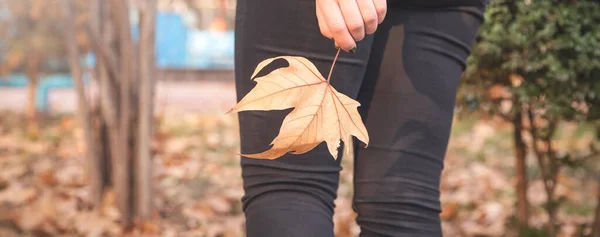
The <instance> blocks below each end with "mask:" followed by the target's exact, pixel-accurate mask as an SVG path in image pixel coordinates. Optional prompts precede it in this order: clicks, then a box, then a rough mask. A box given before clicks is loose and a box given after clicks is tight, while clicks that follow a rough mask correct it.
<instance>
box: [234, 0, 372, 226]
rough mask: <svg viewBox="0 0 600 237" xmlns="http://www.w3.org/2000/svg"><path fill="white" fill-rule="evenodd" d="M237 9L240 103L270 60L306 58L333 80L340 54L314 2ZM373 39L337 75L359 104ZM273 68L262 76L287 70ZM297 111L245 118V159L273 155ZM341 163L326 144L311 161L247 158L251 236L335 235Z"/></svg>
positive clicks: (258, 1)
mask: <svg viewBox="0 0 600 237" xmlns="http://www.w3.org/2000/svg"><path fill="white" fill-rule="evenodd" d="M237 4H238V6H237V13H236V29H235V30H236V36H235V37H236V42H235V50H236V54H235V77H236V90H237V98H238V100H240V99H241V98H242V97H243V96H245V95H246V94H247V93H248V92H249V91H250V90H251V89H252V88H253V87H254V86H255V85H256V84H255V82H254V81H252V80H251V78H250V76H251V75H252V73H253V71H254V68H255V67H256V66H257V64H258V63H259V62H260V61H262V60H264V59H267V58H270V57H275V56H282V55H293V56H303V57H306V58H308V59H309V60H310V61H312V62H313V63H314V64H315V65H316V66H317V68H318V69H319V71H320V72H321V73H322V74H323V75H324V76H327V73H328V72H329V68H330V66H331V63H332V61H333V58H334V56H335V54H336V52H337V50H336V49H335V47H334V43H333V41H331V40H329V39H327V38H325V37H323V36H322V35H321V34H320V31H319V27H318V23H317V20H316V15H315V1H314V0H239V1H238V3H237ZM371 38H372V37H369V38H367V39H366V40H365V41H364V42H361V44H360V45H359V47H358V51H357V52H356V54H349V53H345V52H342V53H341V54H340V57H339V58H338V62H337V63H336V66H335V68H334V70H333V74H332V78H331V82H332V84H333V85H334V86H335V87H336V89H337V90H338V91H340V92H342V93H345V94H347V95H348V96H350V97H353V98H356V96H357V94H358V90H359V87H360V84H361V82H362V78H363V75H364V71H365V67H366V62H367V58H368V53H369V48H370V47H369V44H370V41H371V40H372V39H371ZM361 46H363V47H361ZM273 65H274V66H273V67H268V68H266V69H265V70H264V72H261V73H260V74H259V76H260V75H264V74H266V73H268V71H269V70H272V69H274V67H281V66H285V64H283V63H282V62H277V61H276V62H274V64H273ZM290 111H291V109H289V110H284V111H245V112H240V113H239V114H238V115H239V125H240V138H241V152H242V153H258V152H262V151H265V150H267V149H269V147H270V143H271V141H272V140H273V139H274V138H275V137H276V136H277V134H278V132H279V127H280V125H281V123H282V121H283V118H284V117H285V116H286V115H287V114H288V113H289V112H290ZM339 150H340V151H342V150H343V149H341V148H340V149H339ZM340 160H341V159H338V160H334V159H333V158H332V157H331V155H330V154H329V152H328V151H327V148H326V145H325V144H324V143H323V144H321V145H319V146H318V147H316V148H315V149H313V150H312V151H309V152H307V153H305V154H302V155H290V154H288V155H284V156H282V157H280V158H278V159H275V160H259V159H251V158H246V157H242V158H241V166H242V177H243V181H244V191H245V195H244V197H243V199H242V201H243V208H244V212H245V214H246V217H247V223H246V227H247V232H248V236H261V237H268V236H317V237H318V236H333V222H332V215H333V206H334V205H333V201H334V199H335V197H336V191H337V187H338V179H339V171H340V169H341V168H340Z"/></svg>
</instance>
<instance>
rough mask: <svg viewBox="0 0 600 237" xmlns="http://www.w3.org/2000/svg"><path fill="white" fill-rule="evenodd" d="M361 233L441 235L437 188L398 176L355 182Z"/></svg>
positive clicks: (375, 234) (356, 205)
mask: <svg viewBox="0 0 600 237" xmlns="http://www.w3.org/2000/svg"><path fill="white" fill-rule="evenodd" d="M353 204H354V208H355V210H356V212H357V213H358V216H357V218H356V221H357V223H358V224H359V226H360V227H361V236H441V223H440V218H439V214H440V211H441V208H440V202H439V189H438V188H437V187H434V186H432V185H430V184H427V183H421V182H418V181H414V180H405V179H401V178H398V177H394V178H389V179H382V180H378V181H368V180H362V181H358V180H357V183H356V190H355V196H354V203H353Z"/></svg>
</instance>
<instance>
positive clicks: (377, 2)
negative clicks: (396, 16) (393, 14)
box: [372, 0, 387, 24]
mask: <svg viewBox="0 0 600 237" xmlns="http://www.w3.org/2000/svg"><path fill="white" fill-rule="evenodd" d="M372 1H373V5H374V6H375V11H376V12H377V20H378V22H377V23H378V24H381V22H382V21H383V18H385V14H387V2H386V1H387V0H372Z"/></svg>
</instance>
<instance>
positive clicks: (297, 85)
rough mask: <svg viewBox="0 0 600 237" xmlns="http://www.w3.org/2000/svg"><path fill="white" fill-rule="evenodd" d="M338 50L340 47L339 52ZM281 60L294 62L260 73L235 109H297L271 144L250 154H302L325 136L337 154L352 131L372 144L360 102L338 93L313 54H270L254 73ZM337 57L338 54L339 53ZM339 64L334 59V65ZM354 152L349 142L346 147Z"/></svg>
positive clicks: (285, 121)
mask: <svg viewBox="0 0 600 237" xmlns="http://www.w3.org/2000/svg"><path fill="white" fill-rule="evenodd" d="M338 54H339V51H338ZM276 59H285V60H286V61H287V62H288V63H289V66H287V67H283V68H278V69H275V70H273V71H272V72H271V73H269V74H267V75H265V76H262V77H258V78H255V79H254V80H255V81H256V82H257V85H256V86H255V87H254V88H253V89H252V90H251V91H250V92H249V93H248V94H247V95H246V96H245V97H244V98H242V100H240V102H239V103H238V104H237V105H236V106H235V107H234V108H233V109H231V110H230V112H231V111H235V112H240V111H247V110H283V109H288V108H292V107H293V108H294V110H292V112H290V113H289V114H288V115H287V116H286V117H285V119H284V120H283V123H282V125H281V128H280V130H279V135H277V137H275V139H274V140H273V141H272V142H271V145H273V146H272V147H271V149H269V150H267V151H264V152H261V153H257V154H243V155H244V156H247V157H251V158H261V159H275V158H278V157H280V156H282V155H284V154H286V153H288V152H291V153H292V154H302V153H305V152H308V151H310V150H312V149H313V148H315V147H316V146H317V145H319V144H320V143H321V142H323V141H325V142H326V143H327V147H328V149H329V153H331V155H332V156H333V158H334V159H337V149H338V147H339V145H340V139H341V140H342V141H349V140H350V139H351V136H355V137H357V138H358V139H359V140H361V141H362V142H364V143H365V145H368V143H369V136H368V134H367V129H366V128H365V125H364V124H363V122H362V119H361V116H360V115H359V113H358V110H357V107H358V106H360V103H358V102H357V101H355V100H353V99H352V98H350V97H348V96H346V95H344V94H342V93H340V92H338V91H336V90H335V88H333V86H331V85H330V84H329V77H331V71H330V73H329V77H328V79H327V80H325V78H323V76H322V75H321V74H320V73H319V71H318V70H317V68H316V67H315V65H314V64H312V63H311V62H310V61H309V60H308V59H306V58H303V57H296V56H280V57H274V58H269V59H266V60H264V61H262V62H261V63H259V64H258V66H257V67H256V69H255V70H254V73H253V74H252V77H251V78H254V77H255V76H256V74H258V72H259V71H260V70H261V69H263V68H264V67H265V66H267V65H268V64H270V63H271V62H273V61H274V60H276ZM336 59H337V55H336ZM334 65H335V59H334V61H333V65H332V68H331V69H333V66H334ZM346 149H347V150H348V151H349V150H350V149H351V147H350V146H346Z"/></svg>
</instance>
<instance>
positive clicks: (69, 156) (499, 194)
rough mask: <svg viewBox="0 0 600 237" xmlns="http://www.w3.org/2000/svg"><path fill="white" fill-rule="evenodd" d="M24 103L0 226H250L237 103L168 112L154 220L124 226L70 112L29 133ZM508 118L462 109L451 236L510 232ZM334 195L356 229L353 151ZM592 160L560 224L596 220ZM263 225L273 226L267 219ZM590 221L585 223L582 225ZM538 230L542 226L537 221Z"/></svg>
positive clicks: (447, 222)
mask: <svg viewBox="0 0 600 237" xmlns="http://www.w3.org/2000/svg"><path fill="white" fill-rule="evenodd" d="M24 121H25V119H24V117H23V115H22V114H14V113H9V112H2V113H0V171H1V172H0V236H2V237H12V236H165V237H179V236H181V237H185V236H215V237H216V236H223V237H237V236H244V226H243V225H244V217H243V214H242V211H241V206H240V201H239V200H240V198H241V196H242V195H243V191H242V189H241V186H242V181H241V178H240V177H241V176H240V175H241V174H240V169H239V166H238V161H239V157H238V156H237V155H236V152H238V151H239V150H238V146H239V141H238V130H237V121H236V117H235V115H224V113H220V112H219V113H214V114H208V113H204V114H202V115H198V114H188V115H181V114H178V115H172V116H169V114H165V115H164V117H162V118H161V119H160V120H158V124H159V129H158V133H157V136H156V139H155V143H154V148H155V150H156V152H157V155H156V157H155V159H154V165H155V169H154V170H155V172H154V175H155V177H154V184H155V188H156V190H155V192H154V194H155V200H154V201H155V206H156V213H155V216H156V220H155V221H153V222H149V223H138V224H137V225H136V226H135V228H134V229H133V230H130V231H127V232H126V231H124V230H123V229H122V228H121V226H119V225H118V224H117V223H118V222H117V220H118V218H119V214H118V212H117V211H116V209H115V206H114V196H113V195H112V193H110V192H109V193H108V195H106V197H105V199H104V204H103V205H102V207H100V208H99V209H98V210H97V211H92V210H91V208H90V202H89V196H88V190H87V189H86V185H87V177H86V172H85V171H84V169H83V167H84V161H85V157H83V156H82V154H83V149H84V146H83V144H82V143H81V141H82V140H83V139H81V131H80V130H79V129H77V123H76V120H75V119H74V117H72V116H71V115H64V116H58V117H54V118H48V119H46V120H45V121H44V123H43V127H42V129H41V134H40V135H39V136H32V135H28V133H27V132H26V129H25V128H26V125H25V123H24ZM510 131H511V130H510V126H508V125H507V124H504V123H502V122H499V121H490V120H486V121H482V120H477V119H473V118H470V119H462V120H457V121H456V123H455V126H454V130H453V136H452V139H451V143H450V146H449V148H448V155H447V157H446V165H445V170H444V174H443V182H442V186H441V189H442V197H441V198H442V201H443V213H442V219H443V220H444V222H443V227H444V232H445V236H449V237H452V236H514V223H513V217H512V213H513V210H514V208H513V204H514V203H515V195H514V192H513V188H512V187H513V184H514V182H515V180H514V178H513V159H512V150H511V144H512V143H511V134H510ZM560 133H561V140H560V141H558V142H557V147H559V148H562V149H564V148H570V149H578V148H585V147H586V146H587V142H588V141H590V140H592V139H593V138H594V137H593V134H591V133H590V132H586V128H585V127H577V126H575V125H564V126H562V127H561V130H560ZM530 161H531V162H529V164H530V167H532V171H531V177H530V179H531V187H530V192H529V199H530V201H531V202H532V204H533V205H535V208H534V210H533V211H532V212H533V213H532V219H531V224H532V225H533V226H534V227H541V226H542V225H543V224H544V223H545V220H546V219H545V218H546V217H545V214H544V212H543V209H541V206H542V204H543V203H544V200H545V195H544V192H543V187H542V184H541V183H540V181H538V179H537V172H536V170H535V162H533V161H534V160H533V159H530ZM343 164H344V166H345V168H344V169H343V171H342V174H341V185H340V189H339V198H338V200H337V201H336V202H337V207H336V216H335V223H336V233H337V236H356V235H357V233H358V232H359V228H358V227H357V226H356V224H355V223H354V217H355V214H354V212H353V211H352V209H351V201H350V197H351V194H352V185H351V180H352V170H351V168H352V165H351V164H352V160H351V159H345V160H344V163H343ZM597 170H598V169H597V167H594V166H588V167H587V168H585V169H584V168H579V169H567V170H565V172H564V173H563V174H564V175H563V176H561V177H560V186H559V188H558V190H557V192H558V193H559V194H560V195H561V196H563V197H564V199H565V200H566V201H565V203H564V204H563V207H562V208H561V211H560V214H559V218H560V220H561V222H562V223H565V225H564V226H563V228H562V230H563V235H562V236H573V235H575V233H579V232H580V231H581V229H582V228H581V225H582V224H585V223H589V222H590V220H591V218H592V213H593V209H594V205H595V203H594V200H595V198H594V195H595V193H594V192H593V191H591V190H597V188H596V185H597V183H596V182H595V181H594V178H593V174H594V172H597ZM265 228H268V227H265ZM583 229H584V231H585V229H586V228H583ZM531 236H543V234H542V233H540V232H537V231H535V230H532V234H531Z"/></svg>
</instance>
